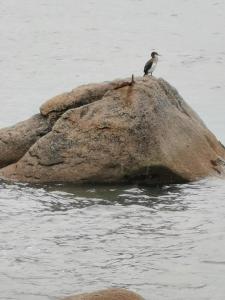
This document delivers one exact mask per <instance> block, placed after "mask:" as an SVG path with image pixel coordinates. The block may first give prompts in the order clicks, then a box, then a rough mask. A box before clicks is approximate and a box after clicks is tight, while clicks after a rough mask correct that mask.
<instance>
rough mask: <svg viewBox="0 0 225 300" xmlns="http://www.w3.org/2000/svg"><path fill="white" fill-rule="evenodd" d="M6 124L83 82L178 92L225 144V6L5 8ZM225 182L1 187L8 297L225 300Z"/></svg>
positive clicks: (0, 18) (6, 4)
mask: <svg viewBox="0 0 225 300" xmlns="http://www.w3.org/2000/svg"><path fill="white" fill-rule="evenodd" d="M0 7H1V9H0V26H1V29H2V30H1V36H0V41H1V47H0V79H1V80H0V104H1V118H0V126H1V127H4V126H8V125H10V124H14V123H15V122H17V121H20V120H23V119H25V118H27V117H29V116H30V115H32V114H34V113H36V112H37V111H38V107H39V106H40V104H41V103H42V102H43V101H44V100H46V99H48V98H49V97H51V96H54V95H55V94H57V93H61V92H63V91H65V90H70V89H72V88H74V87H75V86H77V85H79V84H81V83H87V82H97V81H101V80H108V79H112V78H116V77H123V76H129V75H130V74H132V73H134V74H135V75H139V74H142V69H143V65H144V63H145V61H146V60H147V59H148V55H149V53H150V52H151V51H152V49H157V50H158V51H159V52H161V54H162V55H163V56H162V57H161V61H160V63H159V65H158V68H157V69H156V72H155V75H156V76H157V77H160V76H161V77H163V78H165V79H166V80H168V81H169V82H171V83H172V84H174V85H175V86H176V87H177V88H178V90H179V91H180V93H181V94H182V95H183V96H184V98H185V99H186V100H187V101H188V102H189V103H190V104H191V106H192V107H194V108H195V109H196V110H197V112H198V113H199V114H200V116H202V118H203V119H204V121H205V122H206V124H207V125H208V127H209V128H210V129H212V131H213V132H214V133H215V134H216V135H217V136H218V138H219V139H220V140H221V141H222V142H223V143H225V132H224V123H225V120H224V111H225V81H224V59H225V37H224V35H225V34H224V28H225V2H224V1H222V0H215V1H213V0H212V1H211V0H206V1H203V0H201V1H200V0H174V1H167V0H157V1H149V0H123V1H118V0H114V1H107V0H84V1H82V2H80V1H76V0H64V1H59V0H48V1H45V0H39V1H34V0H33V1H30V0H20V1H16V0H7V1H3V0H0ZM224 183H225V181H223V180H218V179H210V180H209V179H208V180H204V181H200V182H196V183H192V184H184V185H172V186H165V187H161V188H159V187H158V188H140V187H136V186H121V187H119V186H97V187H95V186H85V187H73V186H62V185H56V186H36V187H34V186H29V185H20V184H6V183H4V182H1V183H0V225H1V226H0V299H3V300H6V299H13V300H22V299H23V300H49V299H55V298H56V297H57V296H63V295H67V294H70V293H75V292H83V291H89V290H95V289H98V288H105V287H110V286H119V287H128V288H130V289H132V290H134V291H137V292H139V293H141V294H142V295H143V296H144V297H145V298H146V299H149V300H152V299H153V300H165V299H167V300H170V299H171V300H172V299H173V300H183V299H184V300H186V299H188V300H189V299H194V300H195V299H196V300H211V299H213V300H223V299H224V298H225V286H224V280H225V279H224V278H225V275H224V274H225V252H224V249H225V236H224V232H225V202H224V200H225V186H224V185H225V184H224Z"/></svg>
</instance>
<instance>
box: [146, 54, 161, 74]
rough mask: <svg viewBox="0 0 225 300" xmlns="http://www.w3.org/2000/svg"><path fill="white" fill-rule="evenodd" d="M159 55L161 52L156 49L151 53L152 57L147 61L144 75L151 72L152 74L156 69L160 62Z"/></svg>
mask: <svg viewBox="0 0 225 300" xmlns="http://www.w3.org/2000/svg"><path fill="white" fill-rule="evenodd" d="M158 56H159V54H158V53H157V52H155V51H154V52H152V53H151V57H152V58H151V59H149V60H148V61H147V62H146V64H145V67H144V76H146V75H148V74H149V73H150V74H151V76H152V73H153V71H154V70H155V67H156V65H157V62H158Z"/></svg>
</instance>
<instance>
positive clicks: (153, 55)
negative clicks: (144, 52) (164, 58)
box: [151, 51, 159, 58]
mask: <svg viewBox="0 0 225 300" xmlns="http://www.w3.org/2000/svg"><path fill="white" fill-rule="evenodd" d="M156 56H159V54H158V53H157V52H155V51H153V52H152V53H151V57H152V58H154V57H156Z"/></svg>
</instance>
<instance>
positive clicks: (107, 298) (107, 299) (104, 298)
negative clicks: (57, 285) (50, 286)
mask: <svg viewBox="0 0 225 300" xmlns="http://www.w3.org/2000/svg"><path fill="white" fill-rule="evenodd" d="M64 300H144V298H142V297H141V296H139V295H138V294H136V293H134V292H131V291H128V290H125V289H116V288H114V289H107V290H101V291H96V292H92V293H84V294H78V295H74V296H70V297H67V298H64Z"/></svg>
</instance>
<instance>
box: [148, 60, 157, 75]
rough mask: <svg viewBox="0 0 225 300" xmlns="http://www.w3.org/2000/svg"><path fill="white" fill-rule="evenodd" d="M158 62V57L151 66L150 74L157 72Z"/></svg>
mask: <svg viewBox="0 0 225 300" xmlns="http://www.w3.org/2000/svg"><path fill="white" fill-rule="evenodd" d="M157 62H158V57H155V58H154V60H153V64H152V66H151V69H150V70H149V72H150V73H152V72H153V71H154V70H155V68H156V65H157Z"/></svg>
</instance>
